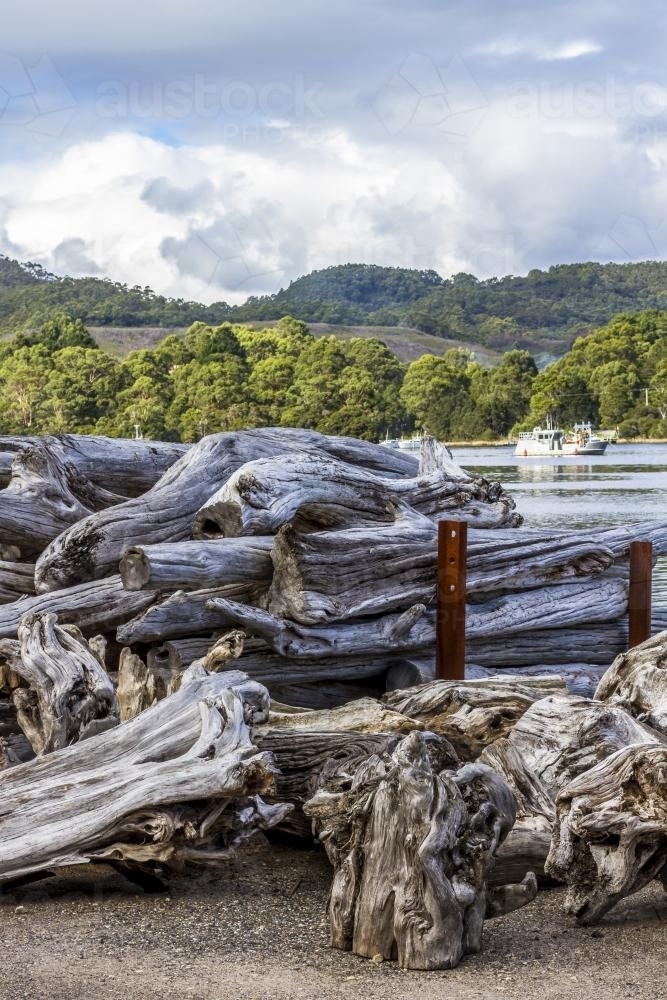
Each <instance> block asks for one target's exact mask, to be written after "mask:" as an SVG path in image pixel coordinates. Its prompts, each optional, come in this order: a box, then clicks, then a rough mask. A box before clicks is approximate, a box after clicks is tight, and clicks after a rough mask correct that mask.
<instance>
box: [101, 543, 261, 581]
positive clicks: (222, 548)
mask: <svg viewBox="0 0 667 1000" xmlns="http://www.w3.org/2000/svg"><path fill="white" fill-rule="evenodd" d="M272 545H273V538H261V537H256V538H223V539H222V540H220V541H217V542H173V543H171V544H164V545H143V546H139V545H135V546H133V547H132V548H129V549H126V551H125V552H124V553H123V558H122V559H121V561H120V578H121V580H122V581H123V586H124V587H125V589H126V590H201V589H203V588H205V587H224V586H229V585H235V584H236V585H238V584H245V585H247V584H251V583H252V584H257V585H260V584H261V585H264V586H265V587H268V586H269V584H270V582H271V577H272V576H273V563H272V562H271V547H272Z"/></svg>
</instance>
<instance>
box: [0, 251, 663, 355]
mask: <svg viewBox="0 0 667 1000" xmlns="http://www.w3.org/2000/svg"><path fill="white" fill-rule="evenodd" d="M664 308H667V262H663V261H645V262H642V263H638V264H596V263H584V264H564V265H559V266H556V267H551V268H549V269H548V270H547V271H539V270H533V271H530V272H529V273H528V274H527V275H525V276H523V277H513V276H511V275H510V276H506V277H503V278H490V279H488V280H486V281H479V280H478V279H477V278H475V277H474V276H473V275H469V274H458V275H455V276H453V277H452V278H448V279H444V278H442V277H440V276H439V275H438V274H437V273H436V272H435V271H429V270H427V271H418V270H410V269H406V268H390V267H378V266H375V265H369V264H345V265H341V266H337V267H330V268H326V269H324V270H321V271H313V272H312V273H311V274H308V275H305V276H303V277H301V278H298V279H297V280H295V281H293V282H292V283H291V284H290V285H289V286H288V287H287V288H285V289H281V290H280V291H279V292H276V293H275V294H273V295H267V296H261V297H258V296H251V297H250V298H249V299H248V300H247V301H246V302H245V303H243V304H242V305H239V306H230V305H229V304H227V303H225V302H215V303H212V304H211V305H203V304H201V303H197V302H186V301H185V300H183V299H169V298H165V297H164V296H161V295H157V294H156V293H155V292H154V291H153V290H152V289H150V288H141V287H139V286H135V287H132V288H130V287H128V286H126V285H122V284H119V283H118V282H113V281H110V280H108V279H103V278H69V277H56V276H55V275H51V274H48V273H47V272H45V271H44V270H42V269H41V268H39V267H38V266H36V265H33V264H20V263H19V262H17V261H12V260H10V259H9V258H6V257H0V335H4V336H5V337H6V336H9V335H11V334H14V333H17V332H19V331H20V330H24V329H35V328H37V327H38V326H40V325H41V324H42V323H43V322H44V321H45V320H46V319H48V318H49V317H50V316H52V315H53V313H54V312H66V313H68V314H70V315H72V316H75V317H79V318H81V319H82V320H83V321H84V322H85V323H86V324H87V325H89V326H90V327H94V328H102V327H104V328H116V329H118V330H119V334H118V336H120V329H121V328H126V329H127V331H128V332H127V344H124V343H123V342H122V337H121V342H120V343H115V342H114V346H113V348H111V349H112V350H113V352H114V353H117V354H124V353H127V351H128V350H130V349H133V348H136V347H138V346H142V345H143V343H145V344H147V345H148V344H151V343H154V342H155V341H154V339H152V337H151V334H150V332H149V329H147V330H146V339H145V340H143V337H144V335H143V334H141V333H139V332H138V331H136V328H154V330H156V331H157V330H161V329H164V328H168V329H174V328H185V327H188V326H190V325H191V324H192V323H193V322H195V321H197V320H201V321H203V322H205V323H209V324H212V325H218V324H220V323H222V322H224V321H227V320H229V321H232V322H243V323H262V322H274V321H275V320H277V319H279V318H280V317H281V316H284V315H292V316H295V317H296V318H298V319H302V320H304V321H306V322H308V323H311V324H325V325H326V327H327V329H335V331H336V332H337V333H339V334H343V331H344V330H345V329H350V330H353V331H354V333H355V335H358V334H359V328H362V327H363V328H367V327H372V328H374V331H375V334H374V335H380V334H379V332H378V331H379V330H382V331H385V330H389V329H391V330H394V331H398V333H396V336H398V338H399V340H401V339H403V340H405V339H409V338H410V337H413V336H425V335H428V336H430V337H435V338H438V339H443V340H447V341H449V342H450V343H458V344H460V343H463V344H465V345H466V346H469V347H470V348H472V349H473V350H475V351H479V350H480V349H481V350H484V349H485V348H486V349H488V350H489V351H490V353H491V354H493V353H494V352H502V351H505V350H508V349H511V348H513V347H517V346H519V347H522V348H525V349H527V350H530V351H531V352H532V353H533V354H534V355H536V356H538V357H539V356H541V357H542V358H543V360H548V359H549V358H553V357H556V356H560V355H562V354H564V353H565V351H566V350H567V349H568V348H569V347H570V346H571V344H572V342H573V340H574V339H575V338H576V337H577V336H579V335H581V334H586V333H588V332H590V331H591V330H592V329H594V328H595V327H598V326H601V325H603V324H605V323H608V322H609V320H610V319H611V318H612V316H614V315H616V314H618V313H620V312H625V313H633V312H640V311H642V310H646V309H664ZM404 330H405V331H406V332H405V335H404V334H403V333H402V331H404ZM130 331H136V332H134V333H130ZM343 335H344V334H343ZM153 336H154V335H153ZM429 349H431V350H432V349H433V348H432V347H431V348H429ZM396 353H397V354H399V356H406V357H411V356H414V355H409V354H405V355H403V354H401V353H400V350H398V349H397V350H396Z"/></svg>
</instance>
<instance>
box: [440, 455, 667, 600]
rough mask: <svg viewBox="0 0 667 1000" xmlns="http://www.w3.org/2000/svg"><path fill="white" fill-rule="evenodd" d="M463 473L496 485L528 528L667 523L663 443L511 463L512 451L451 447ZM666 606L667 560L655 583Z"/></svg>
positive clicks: (660, 566)
mask: <svg viewBox="0 0 667 1000" xmlns="http://www.w3.org/2000/svg"><path fill="white" fill-rule="evenodd" d="M452 451H453V454H454V458H455V459H456V461H457V462H459V464H460V465H462V466H463V467H464V468H466V469H469V470H470V471H471V472H477V473H479V474H480V475H483V476H486V477H487V478H489V479H495V480H498V481H499V482H501V483H502V484H503V485H504V486H505V487H506V489H508V490H509V491H510V492H511V494H512V495H513V497H514V499H515V500H516V505H517V510H519V511H520V512H521V513H522V514H523V516H524V518H525V523H526V526H527V527H532V528H541V527H556V528H584V529H585V528H590V527H597V526H610V525H616V524H622V525H633V524H642V523H645V522H646V521H667V444H642V445H631V444H618V445H615V444H611V445H609V447H608V448H607V452H606V454H605V455H600V456H599V457H588V458H577V457H575V456H570V457H565V458H555V459H551V458H542V457H540V458H516V457H515V456H514V454H513V451H514V448H513V447H510V446H508V447H502V448H453V449H452ZM654 597H655V600H656V601H657V602H659V603H660V604H662V605H666V604H667V558H664V557H663V558H661V559H660V560H659V563H658V566H657V567H656V572H655V578H654Z"/></svg>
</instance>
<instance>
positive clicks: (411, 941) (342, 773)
mask: <svg viewBox="0 0 667 1000" xmlns="http://www.w3.org/2000/svg"><path fill="white" fill-rule="evenodd" d="M439 756H440V759H439ZM443 758H444V759H443ZM446 762H447V751H446V750H445V752H444V753H443V754H442V755H440V750H439V740H438V737H436V736H434V735H433V734H423V733H418V732H415V733H411V734H410V735H409V736H407V737H406V738H405V739H404V740H402V741H401V742H400V743H399V744H398V745H397V746H396V748H395V749H394V751H393V752H392V753H391V754H388V753H383V754H382V755H380V754H378V755H375V756H373V757H370V758H369V759H368V760H367V761H366V762H365V763H362V764H361V765H360V766H359V767H358V768H357V769H356V770H355V771H353V772H350V771H348V769H347V768H346V767H345V766H343V767H342V768H341V769H340V770H339V771H338V772H336V773H334V774H333V775H331V776H329V778H328V779H327V780H326V781H325V783H324V786H323V788H322V789H320V790H319V791H318V792H316V793H315V795H314V796H313V797H312V798H311V799H310V800H309V801H308V802H307V803H306V804H305V806H304V812H305V813H306V815H308V816H310V817H311V818H312V819H313V821H314V824H315V827H316V829H317V833H318V836H319V838H320V840H321V841H322V843H323V845H324V847H325V850H326V851H327V854H328V856H329V860H330V861H331V863H332V865H333V867H334V880H333V885H332V888H331V896H330V901H329V923H330V928H331V943H332V945H333V946H334V947H336V948H341V949H344V950H350V949H351V950H352V951H354V952H355V954H357V955H362V956H365V957H368V958H372V957H374V956H375V955H381V956H382V957H383V958H384V959H391V958H397V959H398V963H399V965H400V967H401V968H406V969H447V968H452V967H453V966H455V965H456V964H457V963H458V962H459V961H460V959H461V958H462V956H463V955H464V954H466V953H469V952H474V951H478V950H479V948H480V945H481V935H482V924H483V921H484V915H485V911H486V881H487V875H488V873H489V871H490V869H491V868H492V866H493V857H494V854H495V852H496V850H497V848H498V846H499V844H500V843H501V842H502V841H503V839H504V838H505V837H506V835H507V833H508V831H509V830H510V829H511V827H512V824H513V822H514V801H513V797H512V794H511V792H510V790H509V789H508V787H507V785H506V784H505V782H504V781H503V780H502V779H501V778H500V777H499V776H498V775H497V774H495V773H494V772H493V771H492V770H491V769H490V768H486V767H484V766H480V765H477V764H467V765H465V767H463V768H462V769H461V770H459V771H458V772H452V771H447V770H446V769H445V765H446Z"/></svg>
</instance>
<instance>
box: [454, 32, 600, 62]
mask: <svg viewBox="0 0 667 1000" xmlns="http://www.w3.org/2000/svg"><path fill="white" fill-rule="evenodd" d="M602 50H603V47H602V45H601V44H600V43H599V42H593V41H590V40H588V39H572V40H570V41H565V42H561V43H559V44H557V45H553V44H552V43H550V42H547V41H545V40H544V39H535V38H516V37H502V38H497V39H494V41H492V42H488V43H486V44H484V45H479V46H476V47H475V48H474V49H473V52H475V53H476V54H478V55H486V56H498V57H501V58H505V59H510V58H513V57H517V56H526V57H528V58H530V59H537V60H540V61H543V62H561V61H566V60H569V59H581V58H582V56H591V55H597V54H598V53H600V52H602Z"/></svg>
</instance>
